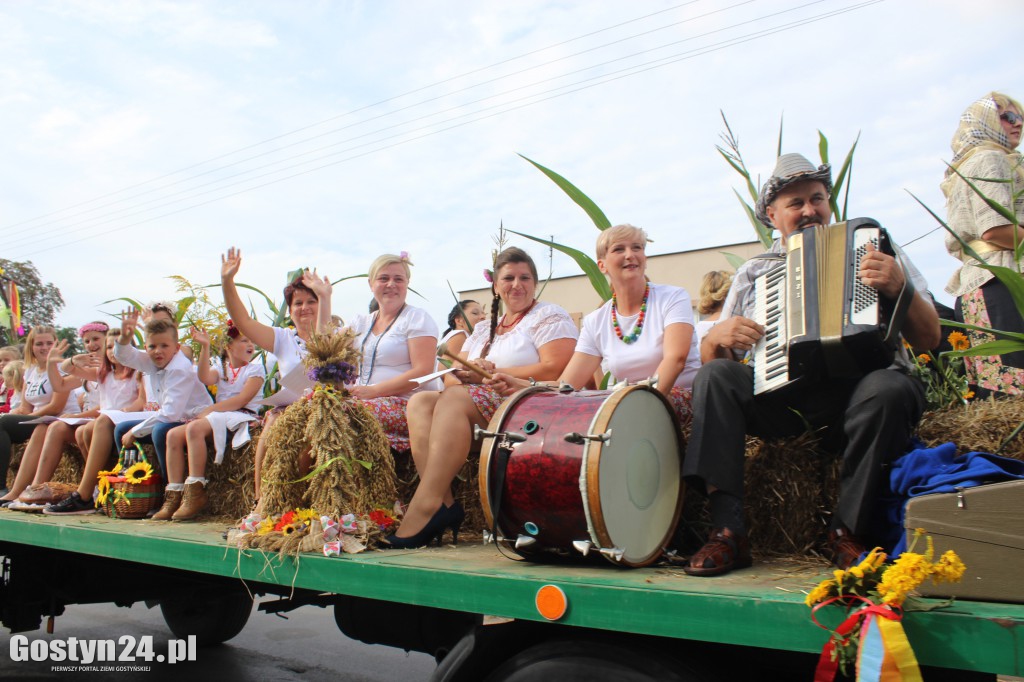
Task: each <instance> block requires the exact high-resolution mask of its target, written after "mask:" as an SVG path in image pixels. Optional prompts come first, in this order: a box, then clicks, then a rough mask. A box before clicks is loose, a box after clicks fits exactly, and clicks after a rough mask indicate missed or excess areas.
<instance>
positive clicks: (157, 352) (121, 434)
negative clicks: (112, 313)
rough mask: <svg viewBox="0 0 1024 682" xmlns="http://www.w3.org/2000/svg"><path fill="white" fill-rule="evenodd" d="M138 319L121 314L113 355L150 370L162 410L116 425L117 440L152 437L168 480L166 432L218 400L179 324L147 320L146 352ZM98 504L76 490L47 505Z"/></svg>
mask: <svg viewBox="0 0 1024 682" xmlns="http://www.w3.org/2000/svg"><path fill="white" fill-rule="evenodd" d="M138 323H139V312H138V311H137V310H135V311H132V312H129V313H126V314H125V315H123V316H122V320H121V335H120V336H119V337H118V339H117V343H116V344H114V357H115V358H117V361H118V362H120V363H121V364H122V365H125V366H126V367H131V368H133V369H136V370H139V371H140V372H143V373H145V374H147V375H149V378H150V382H151V384H152V386H153V393H154V398H155V399H156V401H157V403H158V404H159V410H158V411H157V412H156V413H155V414H153V415H151V416H149V417H147V418H146V419H143V420H140V421H125V422H121V423H120V424H118V425H117V429H116V430H115V437H114V443H115V445H116V444H118V443H120V444H121V445H124V446H130V445H131V444H132V443H133V442H135V441H136V440H138V441H142V442H145V441H146V440H150V442H152V443H153V446H154V448H155V449H156V454H157V458H158V459H159V461H160V472H161V476H162V477H163V479H164V480H165V481H166V480H167V473H166V463H165V454H164V453H165V449H166V445H167V432H168V431H170V430H171V429H172V428H174V427H175V426H179V425H180V424H182V423H184V422H185V420H186V419H190V418H192V417H194V416H195V415H196V414H197V413H199V412H201V411H202V410H203V409H204V408H206V407H209V406H210V405H212V404H213V400H212V399H211V398H210V394H209V393H208V392H207V390H206V387H205V386H203V384H202V382H201V381H199V378H198V376H196V370H195V367H194V366H193V365H192V362H191V361H190V360H189V359H188V358H187V357H185V356H184V355H183V354H181V353H179V352H178V350H179V349H180V347H181V344H179V343H178V328H177V327H176V326H175V325H174V324H173V323H172V322H168V321H166V320H152V321H150V322H149V323H148V324H147V325H146V350H145V352H143V351H140V350H138V349H137V348H133V347H132V346H131V339H132V336H133V335H134V334H135V328H136V327H137V326H138ZM92 507H93V503H92V501H91V500H84V499H82V497H81V495H80V494H79V493H78V492H76V493H73V494H72V495H71V496H70V497H68V498H66V499H65V500H63V501H61V502H59V503H57V504H56V505H51V506H49V507H47V508H46V510H45V513H47V514H83V513H87V510H89V509H91V508H92Z"/></svg>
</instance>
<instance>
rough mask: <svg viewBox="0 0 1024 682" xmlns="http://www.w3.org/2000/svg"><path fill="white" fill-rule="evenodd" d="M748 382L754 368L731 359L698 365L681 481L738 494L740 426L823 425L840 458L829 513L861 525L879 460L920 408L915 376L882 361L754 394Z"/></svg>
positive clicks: (775, 433) (764, 430) (751, 429)
mask: <svg viewBox="0 0 1024 682" xmlns="http://www.w3.org/2000/svg"><path fill="white" fill-rule="evenodd" d="M753 385H754V373H753V370H752V369H751V368H750V367H748V366H746V365H743V364H740V363H738V362H733V361H732V360H714V361H712V362H710V363H708V364H706V365H704V366H703V367H701V369H700V372H698V373H697V377H696V379H695V380H694V383H693V431H692V433H691V435H690V441H689V444H688V445H687V448H686V459H685V460H684V462H683V475H684V476H685V477H686V480H687V484H688V485H692V486H695V487H696V488H697V489H698V490H700V489H704V490H706V487H707V486H714V487H715V488H717V489H720V490H723V491H725V492H727V493H730V494H732V495H735V496H736V497H739V498H741V499H742V497H743V461H744V454H745V450H746V435H747V434H749V435H753V436H759V437H762V438H779V437H785V436H796V435H799V434H801V433H804V432H805V431H806V430H807V428H808V427H810V428H822V427H827V429H828V430H829V431H831V432H832V433H831V434H827V435H826V437H828V436H829V435H831V436H833V437H838V441H839V443H840V448H839V449H841V451H842V458H843V464H842V468H841V470H840V480H839V504H838V506H837V508H836V510H835V513H836V516H837V517H838V519H839V521H840V522H842V524H843V525H845V526H846V527H847V528H849V529H850V530H851V531H852V532H853V533H855V534H864V533H866V532H867V530H868V528H869V526H870V522H871V516H872V514H873V513H874V503H875V498H876V495H877V493H878V492H879V491H880V490H881V488H882V486H883V485H884V484H885V480H884V471H886V470H887V466H886V465H887V464H888V463H889V462H891V461H892V460H894V459H896V458H897V457H899V456H900V455H902V454H903V453H904V452H905V451H906V447H907V443H908V441H909V440H910V436H911V434H912V432H913V429H914V426H915V425H916V424H917V422H918V420H920V418H921V413H922V412H923V411H924V406H925V401H924V388H923V387H922V386H921V383H920V382H919V381H918V380H917V379H914V378H913V377H910V376H908V375H906V374H903V373H901V372H898V371H895V370H887V369H881V370H876V371H874V372H871V373H870V374H868V375H867V376H864V377H861V378H860V379H855V380H841V381H827V382H824V383H822V384H820V385H817V386H812V387H810V388H804V389H798V390H795V391H793V392H792V393H790V394H787V395H785V396H784V397H783V396H771V397H767V398H760V399H757V400H755V399H754V394H753V393H754V391H753ZM712 521H713V522H714V523H716V525H717V522H716V521H715V520H712Z"/></svg>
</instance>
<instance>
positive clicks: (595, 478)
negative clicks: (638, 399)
mask: <svg viewBox="0 0 1024 682" xmlns="http://www.w3.org/2000/svg"><path fill="white" fill-rule="evenodd" d="M638 390H639V391H646V392H649V393H652V394H654V395H656V396H657V397H658V399H659V400H661V402H662V404H664V406H665V409H666V410H667V411H668V414H669V416H670V417H671V419H672V426H673V429H674V431H673V432H674V433H675V434H676V450H677V452H678V455H679V466H680V471H681V470H682V465H683V457H684V450H683V433H682V430H681V428H680V424H679V417H678V416H677V415H676V411H675V409H674V408H673V407H672V403H671V402H669V400H668V398H666V397H665V396H664V395H663V394H662V393H661V391H659V390H657V389H655V388H653V387H652V386H649V385H647V384H636V385H633V386H625V387H623V388H619V389H615V390H613V391H612V393H611V395H609V396H608V398H607V399H606V400H605V401H604V402H603V403H601V409H600V410H598V411H597V414H595V415H594V420H593V422H592V424H591V432H592V433H605V432H606V431H607V430H608V427H609V424H610V422H611V418H612V415H613V414H614V413H615V407H616V406H618V404H619V403H621V402H622V401H623V400H624V399H625V397H626V395H628V394H630V393H632V392H633V391H638ZM609 408H610V409H609ZM585 447H586V450H585V452H584V458H585V461H586V466H587V474H586V481H587V498H586V499H585V500H584V503H585V504H584V512H585V513H586V515H587V522H588V526H589V528H588V530H591V532H592V535H594V536H596V537H592V539H593V540H595V541H596V544H597V545H598V546H599V547H612V546H613V544H614V543H613V542H612V539H611V536H610V535H608V528H607V526H606V525H605V521H604V510H603V509H602V508H601V495H600V487H601V485H600V468H601V452H602V450H603V447H604V443H602V442H600V441H587V444H586V446H585ZM592 448H593V449H592ZM685 497H686V484H685V482H684V481H683V480H682V478H680V480H679V495H678V498H677V499H676V508H675V511H674V512H673V515H672V522H671V523H670V524H669V526H668V530H667V531H666V533H665V535H664V537H662V538H661V540H660V541H659V542H658V543H657V546H656V547H655V548H654V549H653V550H652V551H651V553H650V554H648V555H647V556H645V557H643V558H641V559H639V560H635V561H626V560H625V559H624V558H623V559H622V560H618V561H616V560H615V559H613V558H611V557H607V556H606V557H605V558H607V559H608V561H611V562H612V563H614V564H616V565H617V566H630V567H632V568H640V567H642V566H649V565H650V564H652V563H654V562H655V561H656V560H657V559H658V557H659V556H660V555H661V553H662V552H663V551H664V549H665V545H666V544H667V542H668V540H669V539H670V538H671V537H672V534H673V533H675V530H676V526H678V525H679V517H680V515H681V514H682V511H683V500H684V499H685Z"/></svg>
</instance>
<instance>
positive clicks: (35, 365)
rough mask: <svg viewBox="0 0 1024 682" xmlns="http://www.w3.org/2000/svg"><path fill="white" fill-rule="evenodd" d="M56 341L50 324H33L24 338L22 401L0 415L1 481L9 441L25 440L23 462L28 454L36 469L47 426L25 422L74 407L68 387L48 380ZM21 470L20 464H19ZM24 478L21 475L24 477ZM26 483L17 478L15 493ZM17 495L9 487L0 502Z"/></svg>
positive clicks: (32, 469) (32, 468)
mask: <svg viewBox="0 0 1024 682" xmlns="http://www.w3.org/2000/svg"><path fill="white" fill-rule="evenodd" d="M56 342H57V330H56V329H54V328H53V327H44V326H36V327H33V328H32V331H30V332H29V333H28V337H27V338H26V340H25V376H24V385H23V386H22V389H21V391H20V392H19V394H20V395H21V398H22V400H21V403H19V405H18V407H16V408H15V409H13V410H11V412H10V413H9V414H5V415H3V416H0V484H2V482H3V481H6V480H7V469H8V465H9V464H10V458H11V445H12V444H13V443H24V442H25V441H28V442H29V443H28V446H27V447H26V448H25V454H24V455H23V456H22V465H21V467H24V466H25V464H26V461H27V460H28V458H29V457H31V463H30V465H29V470H28V472H27V473H28V475H29V479H30V480H31V474H34V473H35V467H36V463H37V462H38V459H39V453H40V451H41V449H42V447H43V438H44V437H45V435H46V427H45V426H42V427H41V428H40V427H39V425H37V424H29V423H26V422H31V421H34V420H35V419H38V418H39V417H48V416H54V417H55V416H58V415H60V414H63V413H65V412H68V411H70V409H73V407H74V401H73V400H72V399H71V396H70V395H69V391H68V390H67V389H63V387H56V386H54V385H53V384H51V383H50V378H49V375H48V373H47V356H48V355H49V354H50V350H51V349H52V348H53V346H54V344H55V343H56ZM19 473H20V468H19ZM23 478H24V477H23ZM27 484H28V481H23V482H19V483H17V484H16V485H20V486H21V488H17V487H16V491H17V492H18V493H20V492H21V490H22V489H23V488H24V486H25V485H27ZM16 498H17V495H16V494H15V492H14V491H9V492H8V493H7V494H6V495H4V497H2V498H0V506H3V507H6V506H7V505H9V504H10V503H11V502H13V501H14V500H15V499H16Z"/></svg>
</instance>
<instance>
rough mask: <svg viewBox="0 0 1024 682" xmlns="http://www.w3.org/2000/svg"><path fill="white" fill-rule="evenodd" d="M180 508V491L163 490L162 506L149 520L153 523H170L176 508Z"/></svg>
mask: <svg viewBox="0 0 1024 682" xmlns="http://www.w3.org/2000/svg"><path fill="white" fill-rule="evenodd" d="M180 506H181V491H180V490H165V491H164V504H163V506H162V507H160V511H158V512H157V513H156V514H153V516H151V517H150V518H151V519H153V520H154V521H170V520H171V515H172V514H174V512H176V511H178V507H180Z"/></svg>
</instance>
